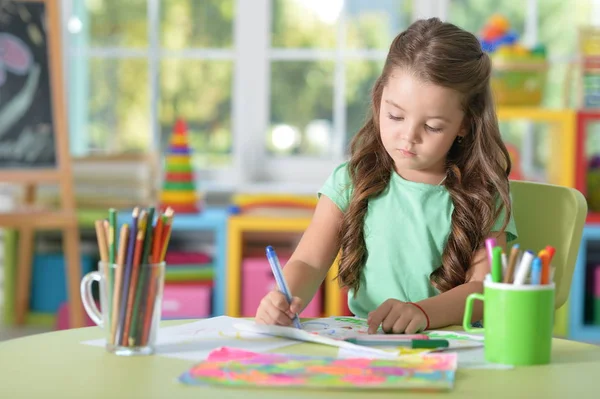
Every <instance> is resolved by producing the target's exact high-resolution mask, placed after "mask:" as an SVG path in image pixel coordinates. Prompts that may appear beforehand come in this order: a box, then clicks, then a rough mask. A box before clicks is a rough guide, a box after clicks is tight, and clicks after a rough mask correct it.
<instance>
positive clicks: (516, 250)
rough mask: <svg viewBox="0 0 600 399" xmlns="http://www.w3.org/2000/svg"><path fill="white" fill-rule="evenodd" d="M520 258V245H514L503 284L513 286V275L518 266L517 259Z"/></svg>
mask: <svg viewBox="0 0 600 399" xmlns="http://www.w3.org/2000/svg"><path fill="white" fill-rule="evenodd" d="M518 257H519V244H515V245H513V247H512V249H511V250H510V256H509V257H508V266H507V267H506V273H505V274H504V279H503V281H502V282H503V283H505V284H511V283H512V282H513V275H514V273H515V265H516V264H517V258H518Z"/></svg>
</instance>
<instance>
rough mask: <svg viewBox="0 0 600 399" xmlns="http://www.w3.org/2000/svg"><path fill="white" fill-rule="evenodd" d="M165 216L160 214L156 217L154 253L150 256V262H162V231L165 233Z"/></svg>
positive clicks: (153, 241) (153, 239)
mask: <svg viewBox="0 0 600 399" xmlns="http://www.w3.org/2000/svg"><path fill="white" fill-rule="evenodd" d="M163 225H164V222H163V217H162V215H158V217H157V218H156V228H155V229H154V234H153V237H152V254H151V257H150V263H160V256H161V254H162V247H161V245H162V239H163V237H162V233H163Z"/></svg>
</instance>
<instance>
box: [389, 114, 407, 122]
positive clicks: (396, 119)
mask: <svg viewBox="0 0 600 399" xmlns="http://www.w3.org/2000/svg"><path fill="white" fill-rule="evenodd" d="M388 118H390V119H391V120H393V121H403V120H404V118H403V117H401V116H394V115H392V114H390V113H388Z"/></svg>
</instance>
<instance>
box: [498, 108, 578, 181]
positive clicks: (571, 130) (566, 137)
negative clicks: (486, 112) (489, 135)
mask: <svg viewBox="0 0 600 399" xmlns="http://www.w3.org/2000/svg"><path fill="white" fill-rule="evenodd" d="M497 115H498V120H499V121H508V120H527V121H531V122H536V123H547V124H550V126H551V128H549V129H548V141H549V147H550V148H549V150H550V155H549V159H551V160H552V162H548V163H547V165H546V175H547V181H548V183H550V184H557V185H561V186H565V187H574V186H575V180H574V177H575V164H576V162H575V159H576V158H575V150H576V140H575V138H576V126H577V124H576V120H577V117H576V116H577V112H576V111H575V110H572V109H564V108H563V109H551V108H540V107H498V109H497Z"/></svg>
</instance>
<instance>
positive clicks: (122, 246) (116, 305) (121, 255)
mask: <svg viewBox="0 0 600 399" xmlns="http://www.w3.org/2000/svg"><path fill="white" fill-rule="evenodd" d="M128 236H129V225H128V224H127V223H125V224H124V225H123V226H122V227H121V233H120V234H119V251H118V256H117V262H116V263H115V268H116V270H115V286H114V297H113V307H112V323H111V337H112V342H113V343H114V344H118V341H117V328H118V325H119V320H120V317H119V309H120V308H121V306H120V305H121V290H122V288H121V286H122V281H123V269H125V251H126V248H127V237H128Z"/></svg>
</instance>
